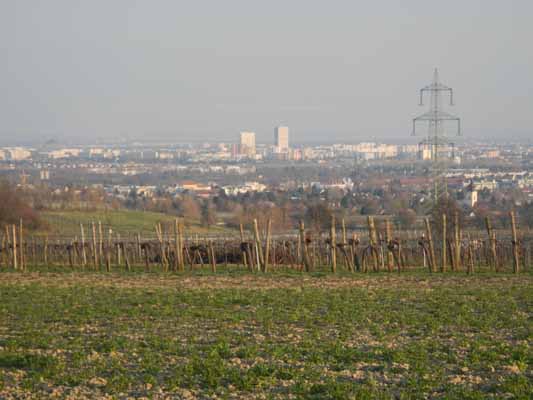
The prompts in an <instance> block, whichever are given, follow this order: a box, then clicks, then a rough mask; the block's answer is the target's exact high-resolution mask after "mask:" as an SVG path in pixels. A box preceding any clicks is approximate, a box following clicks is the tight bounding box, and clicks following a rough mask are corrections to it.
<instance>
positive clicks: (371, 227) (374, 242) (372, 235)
mask: <svg viewBox="0 0 533 400" xmlns="http://www.w3.org/2000/svg"><path fill="white" fill-rule="evenodd" d="M367 223H368V238H369V240H370V251H371V252H372V259H373V260H374V271H379V264H380V260H379V259H378V258H379V256H378V250H377V246H378V238H377V234H376V225H375V224H374V217H372V216H370V215H369V216H368V217H367Z"/></svg>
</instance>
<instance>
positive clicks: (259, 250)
mask: <svg viewBox="0 0 533 400" xmlns="http://www.w3.org/2000/svg"><path fill="white" fill-rule="evenodd" d="M254 240H255V248H256V252H257V268H258V269H259V268H260V266H264V258H263V246H262V245H261V237H260V236H259V228H258V226H257V219H255V218H254Z"/></svg>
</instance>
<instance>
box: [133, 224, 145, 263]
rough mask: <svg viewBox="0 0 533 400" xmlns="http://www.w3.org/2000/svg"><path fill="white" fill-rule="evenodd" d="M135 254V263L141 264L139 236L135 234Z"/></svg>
mask: <svg viewBox="0 0 533 400" xmlns="http://www.w3.org/2000/svg"><path fill="white" fill-rule="evenodd" d="M135 244H136V246H135V252H136V253H137V262H138V263H142V255H143V254H142V248H141V234H140V233H139V232H137V235H135Z"/></svg>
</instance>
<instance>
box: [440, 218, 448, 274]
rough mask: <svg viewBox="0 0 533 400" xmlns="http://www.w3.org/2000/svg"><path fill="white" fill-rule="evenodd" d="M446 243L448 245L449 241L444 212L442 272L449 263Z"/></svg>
mask: <svg viewBox="0 0 533 400" xmlns="http://www.w3.org/2000/svg"><path fill="white" fill-rule="evenodd" d="M446 245H447V242H446V214H444V213H443V214H442V255H441V256H442V260H441V266H440V270H441V272H446V264H447V260H446V255H447V254H446Z"/></svg>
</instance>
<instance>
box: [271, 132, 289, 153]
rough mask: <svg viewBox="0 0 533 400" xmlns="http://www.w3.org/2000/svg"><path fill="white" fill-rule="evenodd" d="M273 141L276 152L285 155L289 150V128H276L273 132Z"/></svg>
mask: <svg viewBox="0 0 533 400" xmlns="http://www.w3.org/2000/svg"><path fill="white" fill-rule="evenodd" d="M274 140H275V142H276V148H277V150H278V152H280V153H285V152H286V151H288V150H289V127H287V126H278V127H276V129H275V130H274Z"/></svg>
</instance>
